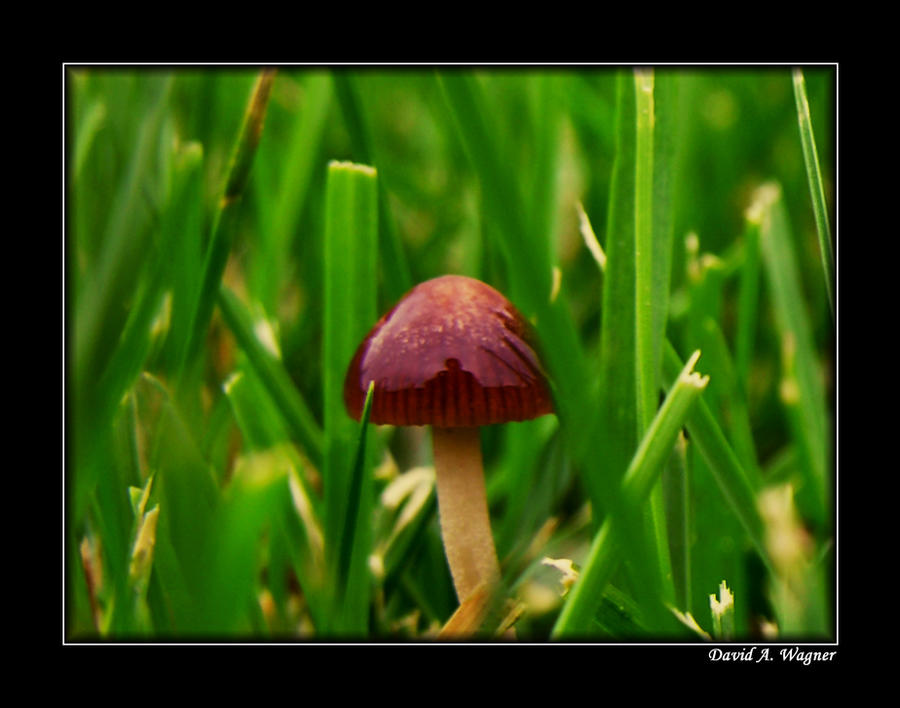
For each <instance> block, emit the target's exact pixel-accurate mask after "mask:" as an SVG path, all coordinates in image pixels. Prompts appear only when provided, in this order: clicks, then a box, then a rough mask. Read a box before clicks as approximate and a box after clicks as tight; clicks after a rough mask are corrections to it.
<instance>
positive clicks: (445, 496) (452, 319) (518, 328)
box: [344, 275, 553, 603]
mask: <svg viewBox="0 0 900 708" xmlns="http://www.w3.org/2000/svg"><path fill="white" fill-rule="evenodd" d="M532 342H533V339H532V334H531V328H530V327H529V326H528V323H527V322H526V321H525V319H524V318H523V317H522V315H521V314H520V313H519V312H518V311H517V310H516V309H515V308H514V307H513V305H512V304H511V303H510V302H509V301H508V300H507V299H506V298H505V297H503V295H501V294H500V293H499V292H497V291H496V290H494V289H493V288H492V287H490V286H488V285H486V284H484V283H482V282H480V281H478V280H474V279H472V278H467V277H464V276H458V275H446V276H442V277H439V278H435V279H433V280H429V281H427V282H424V283H421V284H419V285H417V286H416V287H414V288H413V289H412V290H410V291H409V292H408V293H407V294H406V295H405V296H404V297H403V298H402V299H401V300H400V302H399V303H397V305H396V306H395V307H394V308H393V309H392V310H391V311H390V312H388V313H387V314H386V315H384V316H383V317H382V318H381V319H380V320H379V321H378V322H377V323H376V324H375V326H374V327H373V328H372V331H371V332H369V334H368V336H366V338H365V339H364V340H363V342H362V344H361V345H360V346H359V349H358V350H357V351H356V354H355V356H354V357H353V360H352V362H351V363H350V367H349V369H348V371H347V377H346V379H345V381H344V402H345V404H346V406H347V411H348V413H349V414H350V416H351V417H353V418H354V419H355V420H359V419H360V416H361V414H362V408H363V404H364V401H365V396H366V392H367V391H368V388H369V384H370V382H372V381H374V382H375V390H374V394H373V399H372V408H371V413H370V416H371V417H370V420H371V422H373V423H375V424H382V425H430V426H431V427H432V444H433V451H434V466H435V476H436V481H437V493H438V511H439V516H440V522H441V535H442V537H443V541H444V549H445V552H446V554H447V561H448V563H449V565H450V572H451V575H452V576H453V584H454V587H455V588H456V596H457V598H458V599H459V602H460V603H462V602H463V601H464V600H465V599H466V598H467V597H468V596H469V595H470V594H471V593H472V592H473V591H474V590H476V589H477V588H478V587H479V586H481V585H483V584H488V585H489V586H490V587H493V586H494V585H495V584H496V583H498V582H499V581H500V567H499V563H498V562H497V551H496V549H495V547H494V539H493V536H492V534H491V526H490V517H489V515H488V505H487V495H486V491H485V484H484V472H483V468H482V458H481V439H480V436H479V427H480V426H482V425H494V424H497V423H505V422H508V421H520V420H528V419H531V418H536V417H538V416H542V415H545V414H547V413H552V412H553V400H552V397H551V394H550V388H549V386H548V384H547V379H546V377H545V375H544V373H543V370H542V367H541V364H540V361H539V360H538V357H537V354H536V353H535V350H534V346H533V344H532Z"/></svg>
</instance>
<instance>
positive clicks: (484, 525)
mask: <svg viewBox="0 0 900 708" xmlns="http://www.w3.org/2000/svg"><path fill="white" fill-rule="evenodd" d="M431 435H432V444H433V446H434V469H435V478H436V481H437V493H438V514H439V516H440V521H441V535H442V537H443V539H444V550H445V552H446V554H447V561H448V563H449V564H450V573H451V575H452V576H453V585H454V587H455V588H456V596H457V598H458V599H459V602H460V603H462V602H463V601H464V600H465V599H466V598H467V597H468V596H469V595H470V594H471V593H472V592H473V591H474V590H475V589H476V588H478V587H479V586H480V585H482V584H483V583H486V584H487V585H489V586H492V585H494V584H495V583H498V582H499V581H500V564H499V563H498V562H497V551H496V549H495V548H494V537H493V535H492V534H491V520H490V516H489V514H488V504H487V491H486V489H485V485H484V470H483V467H482V461H481V438H480V437H479V434H478V428H441V427H438V426H434V427H432V431H431Z"/></svg>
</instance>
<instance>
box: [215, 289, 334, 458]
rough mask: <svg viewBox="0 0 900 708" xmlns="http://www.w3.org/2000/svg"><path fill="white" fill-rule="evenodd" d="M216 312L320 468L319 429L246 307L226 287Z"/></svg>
mask: <svg viewBox="0 0 900 708" xmlns="http://www.w3.org/2000/svg"><path fill="white" fill-rule="evenodd" d="M219 309H220V311H221V312H222V317H223V319H224V320H225V323H226V325H227V326H228V328H229V329H230V330H231V332H232V334H234V337H235V339H236V340H237V343H238V346H239V347H240V348H241V350H242V351H243V352H244V354H246V356H247V359H248V363H249V365H250V366H251V367H252V368H253V370H254V372H255V373H256V375H257V376H258V377H259V379H260V381H262V383H263V384H264V385H265V387H266V390H267V391H268V392H269V395H270V396H271V397H272V400H273V401H274V402H275V404H276V405H277V406H278V409H279V410H280V411H281V415H282V416H283V418H284V421H285V423H286V424H287V426H288V428H289V430H290V431H291V436H292V437H293V439H294V440H296V441H297V442H298V443H299V444H300V445H301V446H302V447H303V450H304V452H305V453H306V455H307V456H308V457H309V459H310V461H311V462H312V463H313V465H315V466H316V467H317V468H319V469H321V467H322V461H323V458H324V441H323V436H322V430H321V428H320V427H319V425H318V423H317V422H316V420H315V417H314V416H313V414H312V412H311V411H310V409H309V406H308V405H307V403H306V401H305V400H304V399H303V397H302V396H301V395H300V393H299V392H298V391H297V389H296V387H295V386H294V384H293V382H292V381H291V378H290V376H289V375H288V373H287V371H286V370H285V369H284V365H283V364H282V363H281V360H280V359H279V358H278V357H277V356H276V355H275V354H274V353H273V352H272V351H270V350H269V349H268V348H266V346H265V345H264V344H263V343H262V342H261V341H260V339H259V337H258V336H257V334H256V327H255V326H254V323H253V320H252V316H251V315H250V313H249V312H248V311H247V308H246V307H245V306H244V305H243V303H241V301H240V300H239V299H238V297H237V296H236V295H235V294H234V293H233V292H232V291H231V290H230V289H228V288H227V287H225V286H222V288H221V289H220V292H219Z"/></svg>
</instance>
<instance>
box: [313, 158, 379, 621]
mask: <svg viewBox="0 0 900 708" xmlns="http://www.w3.org/2000/svg"><path fill="white" fill-rule="evenodd" d="M326 189H327V191H326V207H325V244H324V254H325V258H324V267H325V274H324V283H325V311H324V323H323V348H322V378H323V395H324V401H323V404H324V434H325V441H324V465H323V477H324V483H325V543H326V558H327V559H328V564H329V567H330V568H331V573H333V574H339V570H340V569H341V567H342V564H343V562H344V561H343V560H342V551H343V550H344V549H342V546H341V543H342V541H341V538H342V534H343V532H344V529H345V526H346V523H347V519H348V511H349V508H350V505H351V504H358V508H359V514H360V515H361V516H362V518H366V519H367V518H369V514H370V512H371V508H372V503H373V501H372V495H373V489H372V478H371V474H368V473H366V474H363V475H362V479H361V480H359V481H358V482H359V486H358V487H356V488H353V486H352V485H353V484H354V483H355V478H354V470H355V469H356V468H355V466H354V462H355V460H354V451H355V450H356V447H357V445H356V444H355V441H357V440H358V435H359V428H358V426H357V424H356V423H355V422H354V421H353V420H352V419H351V418H350V416H349V415H347V411H346V409H345V407H344V396H343V391H344V377H345V375H346V372H347V367H348V366H349V364H350V360H351V359H352V358H353V354H354V353H355V351H356V348H357V346H359V343H360V342H361V341H362V340H363V338H364V337H365V335H366V333H367V332H368V330H369V328H370V327H371V326H372V325H373V324H374V322H375V319H376V309H375V306H376V288H377V286H376V284H377V271H376V268H377V253H378V250H377V249H378V185H377V173H376V171H375V170H374V169H373V168H372V167H369V166H365V165H359V164H353V163H345V162H332V163H330V164H329V166H328V181H327V188H326ZM368 449H369V450H370V451H371V450H372V444H371V443H370V444H369V446H368ZM370 454H371V452H370ZM367 464H371V463H370V462H369V461H367ZM351 497H352V500H351ZM354 522H355V519H354ZM371 544H372V539H371V529H370V524H367V523H364V524H359V525H357V526H356V529H355V532H354V535H353V542H352V544H351V546H350V547H351V548H352V554H353V558H352V562H351V564H350V565H351V567H350V568H349V570H347V574H346V575H344V576H343V577H346V578H347V580H346V588H347V593H346V594H345V595H344V596H343V598H342V605H338V606H336V607H335V610H334V616H333V618H332V619H333V620H334V621H335V625H334V627H333V628H332V629H333V630H334V631H335V632H338V633H342V634H346V633H350V634H355V635H357V636H359V635H364V634H365V633H366V631H367V629H368V607H367V605H368V597H369V580H368V565H367V563H368V556H369V552H370V549H371Z"/></svg>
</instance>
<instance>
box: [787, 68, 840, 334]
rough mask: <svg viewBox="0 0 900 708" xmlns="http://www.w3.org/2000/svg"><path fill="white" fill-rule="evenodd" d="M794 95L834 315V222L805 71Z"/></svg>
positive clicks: (797, 79) (796, 81) (795, 81)
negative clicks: (814, 131)
mask: <svg viewBox="0 0 900 708" xmlns="http://www.w3.org/2000/svg"><path fill="white" fill-rule="evenodd" d="M793 84H794V98H795V100H796V103H797V120H798V122H799V123H800V141H801V143H802V144H803V161H804V163H805V164H806V175H807V177H808V179H809V193H810V196H811V197H812V205H813V213H814V214H815V217H816V231H817V232H818V234H819V253H820V255H821V257H822V270H823V272H824V275H825V290H826V291H827V293H828V304H829V305H830V306H831V316H832V317H834V246H833V244H832V242H831V225H830V223H829V219H828V205H827V204H826V203H825V187H824V186H823V184H822V169H821V167H820V166H819V154H818V152H817V151H816V139H815V137H814V136H813V127H812V121H811V120H810V117H809V101H807V99H806V82H805V81H804V80H803V71H801V70H800V69H794V71H793Z"/></svg>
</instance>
